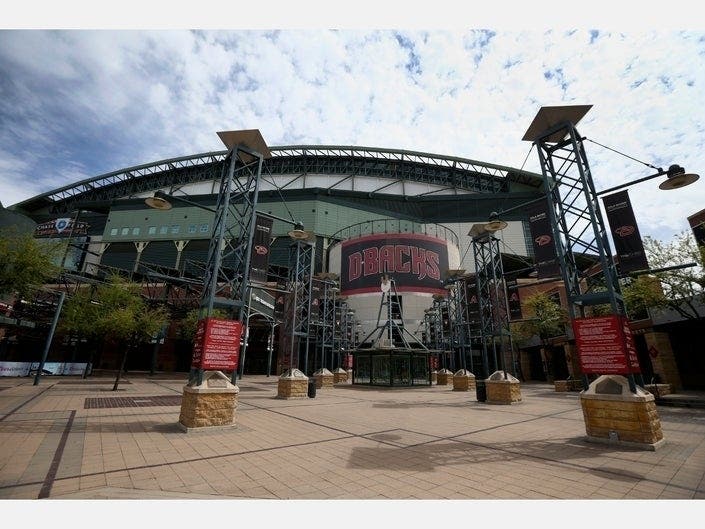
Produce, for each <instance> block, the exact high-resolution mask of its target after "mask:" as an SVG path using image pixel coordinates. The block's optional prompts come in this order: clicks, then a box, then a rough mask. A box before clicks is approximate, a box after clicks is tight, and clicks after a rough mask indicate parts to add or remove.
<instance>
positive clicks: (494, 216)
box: [485, 211, 508, 232]
mask: <svg viewBox="0 0 705 529" xmlns="http://www.w3.org/2000/svg"><path fill="white" fill-rule="evenodd" d="M507 225H508V224H507V223H506V222H505V221H503V220H501V219H500V218H499V213H497V212H496V211H493V212H492V213H490V218H489V221H488V222H487V224H485V229H486V230H487V231H491V232H495V231H500V230H503V229H504V228H506V227H507Z"/></svg>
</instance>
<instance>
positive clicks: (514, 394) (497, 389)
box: [486, 371, 521, 404]
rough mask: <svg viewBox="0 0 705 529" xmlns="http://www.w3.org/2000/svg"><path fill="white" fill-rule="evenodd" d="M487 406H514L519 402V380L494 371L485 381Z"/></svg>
mask: <svg viewBox="0 0 705 529" xmlns="http://www.w3.org/2000/svg"><path fill="white" fill-rule="evenodd" d="M486 386H487V403H488V404H516V403H519V402H521V385H520V384H519V380H518V379H516V378H514V377H513V376H512V375H510V374H509V373H507V378H504V372H502V371H495V372H494V373H492V374H491V375H490V377H489V378H488V379H487V383H486Z"/></svg>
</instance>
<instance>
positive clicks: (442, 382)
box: [436, 368, 453, 386]
mask: <svg viewBox="0 0 705 529" xmlns="http://www.w3.org/2000/svg"><path fill="white" fill-rule="evenodd" d="M436 384H438V385H439V386H451V385H452V384H453V372H452V371H451V370H450V369H445V368H443V369H440V370H439V371H438V373H437V374H436Z"/></svg>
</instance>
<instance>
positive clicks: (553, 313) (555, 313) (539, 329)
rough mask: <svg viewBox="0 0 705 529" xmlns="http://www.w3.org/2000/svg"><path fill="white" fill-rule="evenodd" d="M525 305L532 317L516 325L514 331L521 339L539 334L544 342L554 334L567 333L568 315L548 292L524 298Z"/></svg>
mask: <svg viewBox="0 0 705 529" xmlns="http://www.w3.org/2000/svg"><path fill="white" fill-rule="evenodd" d="M523 305H524V307H526V309H527V310H528V312H529V313H530V314H531V317H530V318H529V319H527V320H525V321H522V322H518V323H517V324H516V325H515V326H514V329H513V331H516V333H517V338H518V340H519V341H522V340H528V339H529V338H531V337H532V336H538V337H539V338H540V339H541V341H542V342H543V343H546V342H547V341H548V339H549V338H551V337H553V336H560V335H562V334H565V325H566V322H567V321H568V315H567V313H566V311H565V310H563V309H562V308H561V306H560V305H559V304H558V303H556V302H555V301H554V300H553V299H551V297H550V296H549V295H548V294H546V293H545V292H538V293H536V294H533V295H532V296H529V297H527V298H526V299H525V300H524V303H523Z"/></svg>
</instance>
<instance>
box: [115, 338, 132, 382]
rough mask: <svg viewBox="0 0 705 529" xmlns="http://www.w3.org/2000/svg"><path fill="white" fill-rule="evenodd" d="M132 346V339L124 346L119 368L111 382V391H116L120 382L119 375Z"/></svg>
mask: <svg viewBox="0 0 705 529" xmlns="http://www.w3.org/2000/svg"><path fill="white" fill-rule="evenodd" d="M131 348H132V340H130V344H129V345H126V346H125V352H124V353H123V355H122V361H121V362H120V369H118V372H117V375H116V376H115V384H113V391H117V389H118V384H119V383H120V376H121V375H122V372H123V370H124V369H125V364H126V363H127V355H128V353H129V352H130V349H131Z"/></svg>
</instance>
